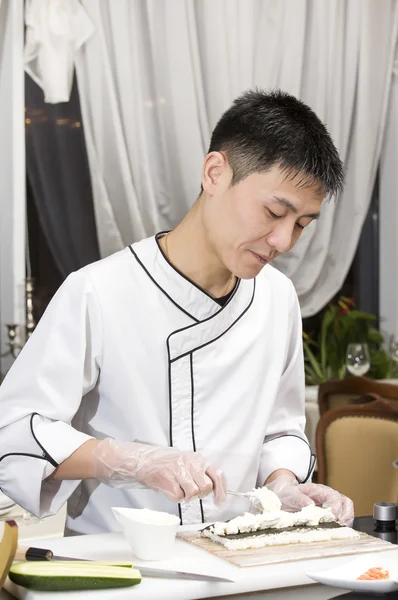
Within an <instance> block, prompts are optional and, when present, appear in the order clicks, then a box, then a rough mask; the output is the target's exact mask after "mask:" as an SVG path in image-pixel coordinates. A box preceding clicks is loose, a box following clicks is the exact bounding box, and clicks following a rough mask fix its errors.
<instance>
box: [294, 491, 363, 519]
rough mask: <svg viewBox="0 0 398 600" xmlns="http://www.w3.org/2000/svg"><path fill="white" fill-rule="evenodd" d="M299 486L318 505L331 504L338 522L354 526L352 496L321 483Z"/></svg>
mask: <svg viewBox="0 0 398 600" xmlns="http://www.w3.org/2000/svg"><path fill="white" fill-rule="evenodd" d="M298 487H299V488H300V491H301V492H302V493H303V494H305V495H306V496H307V497H308V498H311V500H313V501H314V502H315V504H316V506H322V508H327V507H329V506H330V508H331V509H332V513H333V514H334V516H335V517H336V521H337V522H338V523H341V525H347V526H348V527H351V526H352V524H353V522H354V503H353V501H352V500H350V498H347V496H343V494H340V493H339V492H337V491H336V490H334V489H332V488H331V487H328V486H327V485H322V484H320V483H311V482H308V483H301V484H299V486H298Z"/></svg>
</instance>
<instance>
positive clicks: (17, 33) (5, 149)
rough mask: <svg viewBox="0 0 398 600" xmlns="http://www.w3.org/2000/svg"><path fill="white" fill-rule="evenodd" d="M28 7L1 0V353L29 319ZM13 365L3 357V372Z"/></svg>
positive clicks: (0, 363) (18, 0)
mask: <svg viewBox="0 0 398 600" xmlns="http://www.w3.org/2000/svg"><path fill="white" fill-rule="evenodd" d="M23 9H24V2H23V0H12V2H1V0H0V115H1V118H0V186H1V194H0V355H2V354H5V353H6V352H7V351H8V349H9V347H8V336H7V330H6V324H13V323H15V324H19V325H24V323H25V293H24V292H25V286H24V281H25V225H26V221H25V204H26V198H25V128H24V125H25V123H24V72H23V41H24V40H23V38H24V26H23ZM20 333H21V331H20ZM17 341H18V342H22V341H23V335H22V336H21V339H18V340H17ZM11 363H12V358H11V357H10V356H2V357H0V374H3V375H4V374H5V373H6V371H7V370H8V369H9V367H10V366H11Z"/></svg>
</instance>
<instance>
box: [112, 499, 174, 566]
mask: <svg viewBox="0 0 398 600" xmlns="http://www.w3.org/2000/svg"><path fill="white" fill-rule="evenodd" d="M112 511H113V514H114V515H115V517H116V519H117V520H118V522H119V523H120V525H121V527H122V531H123V534H124V537H125V538H126V540H127V541H128V543H129V544H130V546H131V548H132V550H133V552H134V554H135V555H136V557H137V558H141V559H142V560H162V559H164V558H169V557H170V553H171V551H172V548H173V545H174V541H175V537H176V533H177V529H178V527H179V525H180V519H179V518H178V517H176V516H175V515H170V514H169V513H165V512H159V511H156V510H149V509H148V508H122V507H112Z"/></svg>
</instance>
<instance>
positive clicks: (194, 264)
mask: <svg viewBox="0 0 398 600" xmlns="http://www.w3.org/2000/svg"><path fill="white" fill-rule="evenodd" d="M165 237H166V236H164V237H163V238H161V239H160V240H159V241H160V244H161V246H162V249H163V251H166V241H165ZM165 253H166V255H168V259H169V261H170V262H171V263H172V264H173V265H174V266H175V267H176V268H177V269H178V270H179V271H181V273H183V274H184V275H185V276H186V277H188V278H189V279H190V280H191V281H193V282H194V283H196V285H198V286H199V287H201V288H202V289H203V290H205V291H206V292H207V293H208V294H210V295H211V296H213V297H214V298H219V297H220V296H224V295H225V294H227V293H228V292H230V291H231V290H232V288H233V285H234V283H235V278H234V277H232V274H231V272H230V271H228V269H226V268H225V266H224V265H223V264H222V263H221V262H220V260H219V258H218V256H217V255H216V253H215V252H214V250H213V248H212V247H211V244H210V243H209V241H208V238H207V236H206V232H205V230H204V227H203V221H202V216H201V205H200V201H197V202H196V203H195V205H194V206H193V207H192V208H191V210H190V211H189V212H188V214H187V215H186V216H185V218H184V219H183V220H182V221H181V223H180V224H179V225H178V226H177V227H176V228H175V229H174V230H173V231H172V232H170V233H169V234H168V235H167V252H165ZM228 283H229V284H230V285H228Z"/></svg>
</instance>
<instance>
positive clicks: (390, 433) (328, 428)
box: [316, 398, 398, 517]
mask: <svg viewBox="0 0 398 600" xmlns="http://www.w3.org/2000/svg"><path fill="white" fill-rule="evenodd" d="M316 450H317V460H318V477H317V482H318V483H323V484H325V485H328V486H330V487H332V488H334V489H336V490H338V491H339V492H341V493H342V494H344V495H346V496H348V497H349V498H351V499H352V500H353V501H354V507H355V516H357V517H359V516H365V515H371V514H372V512H373V505H374V503H375V502H398V470H396V469H394V468H393V466H392V463H393V461H394V460H396V459H397V456H398V402H397V403H395V402H389V401H388V400H384V399H383V398H377V399H376V400H374V401H373V402H370V403H368V404H359V405H351V406H343V407H340V408H335V409H333V410H330V411H328V412H326V413H325V414H324V415H323V416H322V417H321V419H320V421H319V424H318V427H317V432H316Z"/></svg>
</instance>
